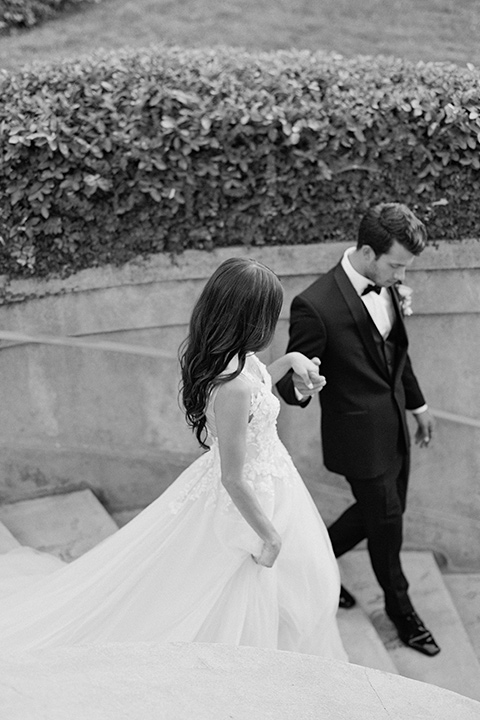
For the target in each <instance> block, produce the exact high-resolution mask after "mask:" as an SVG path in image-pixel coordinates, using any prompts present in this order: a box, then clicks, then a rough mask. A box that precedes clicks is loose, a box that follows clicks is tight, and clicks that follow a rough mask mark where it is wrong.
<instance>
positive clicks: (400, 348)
mask: <svg viewBox="0 0 480 720" xmlns="http://www.w3.org/2000/svg"><path fill="white" fill-rule="evenodd" d="M389 293H390V297H391V299H392V303H393V307H394V309H395V316H396V322H397V328H396V336H397V338H396V340H397V362H396V364H395V376H397V374H398V372H399V371H400V369H403V363H400V362H399V360H400V357H401V355H402V354H405V353H406V351H407V348H408V337H407V330H406V328H405V322H404V320H403V313H402V310H401V307H400V302H399V298H398V293H397V290H396V289H395V287H391V288H389Z"/></svg>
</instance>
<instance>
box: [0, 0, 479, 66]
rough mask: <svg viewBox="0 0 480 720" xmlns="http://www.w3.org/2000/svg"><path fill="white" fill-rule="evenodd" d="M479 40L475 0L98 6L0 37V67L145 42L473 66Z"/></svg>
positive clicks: (213, 0)
mask: <svg viewBox="0 0 480 720" xmlns="http://www.w3.org/2000/svg"><path fill="white" fill-rule="evenodd" d="M479 36H480V0H102V2H101V3H99V4H98V5H86V6H84V7H83V8H82V9H81V10H78V9H77V10H74V11H70V12H69V13H67V14H64V15H63V16H60V17H58V18H57V19H55V20H52V21H49V22H47V23H45V24H44V25H42V26H40V27H37V28H34V29H32V30H29V31H23V32H19V33H16V34H14V35H10V36H3V37H0V68H5V69H8V70H14V69H16V68H18V67H19V66H20V65H22V64H24V63H30V62H32V61H34V60H40V61H49V60H52V59H59V58H64V57H72V56H77V55H82V54H84V53H90V52H92V51H94V50H96V49H98V48H106V49H116V48H120V47H126V46H128V47H137V48H138V47H145V46H148V45H151V44H154V43H161V44H168V45H183V46H189V47H198V46H218V45H230V46H236V47H243V48H246V49H257V50H275V49H280V48H293V47H296V48H308V49H312V50H317V49H322V50H326V51H336V52H339V53H341V54H343V55H345V56H352V55H355V54H362V55H377V54H384V55H395V56H398V57H403V58H406V59H409V60H413V61H417V60H425V61H450V62H454V63H457V64H459V65H465V64H466V63H473V64H474V65H477V66H480V43H479V42H478V37H479Z"/></svg>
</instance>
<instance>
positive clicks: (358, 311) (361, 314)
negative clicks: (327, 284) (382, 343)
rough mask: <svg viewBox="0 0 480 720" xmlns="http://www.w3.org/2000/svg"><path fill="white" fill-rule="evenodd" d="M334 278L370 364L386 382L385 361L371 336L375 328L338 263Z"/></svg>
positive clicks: (387, 377)
mask: <svg viewBox="0 0 480 720" xmlns="http://www.w3.org/2000/svg"><path fill="white" fill-rule="evenodd" d="M334 277H335V280H336V282H337V285H338V287H339V290H340V292H341V293H342V295H343V298H344V300H345V302H346V303H347V305H348V309H349V310H350V313H351V314H352V317H353V319H354V321H355V323H356V325H357V329H358V332H359V334H360V337H361V338H362V341H363V343H364V345H365V347H366V349H367V351H368V354H369V355H370V358H371V360H372V363H373V364H374V366H375V367H376V368H377V369H378V370H379V372H380V373H381V374H382V375H383V376H384V377H385V378H386V379H387V380H388V379H389V374H388V370H387V368H386V365H385V359H384V358H383V357H382V355H381V353H380V352H379V348H378V345H377V343H376V342H375V339H374V336H373V332H374V330H375V326H374V324H373V322H372V319H371V317H370V315H369V314H368V311H367V309H366V307H365V305H364V304H363V302H362V300H361V299H360V298H359V297H358V295H357V293H356V291H355V288H354V287H353V285H352V283H351V282H350V280H349V279H348V277H347V275H346V273H345V271H344V269H343V268H342V266H341V264H340V263H339V264H338V265H337V266H336V268H335V269H334ZM404 331H405V330H404Z"/></svg>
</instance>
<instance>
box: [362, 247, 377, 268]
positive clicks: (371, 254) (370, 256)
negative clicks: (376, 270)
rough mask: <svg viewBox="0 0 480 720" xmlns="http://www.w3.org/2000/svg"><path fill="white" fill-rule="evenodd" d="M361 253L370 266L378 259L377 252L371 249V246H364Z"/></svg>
mask: <svg viewBox="0 0 480 720" xmlns="http://www.w3.org/2000/svg"><path fill="white" fill-rule="evenodd" d="M360 252H361V253H362V259H363V260H364V261H365V262H366V263H367V264H370V263H371V262H372V260H375V258H376V255H375V251H374V249H373V248H372V247H370V245H362V247H361V248H360Z"/></svg>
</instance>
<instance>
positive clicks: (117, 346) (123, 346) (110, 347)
mask: <svg viewBox="0 0 480 720" xmlns="http://www.w3.org/2000/svg"><path fill="white" fill-rule="evenodd" d="M0 340H8V341H10V342H13V343H15V344H17V343H19V344H20V343H21V344H22V345H23V344H30V343H35V344H36V345H64V346H66V347H81V348H88V349H90V350H103V351H107V352H119V353H127V354H130V355H141V356H143V357H154V358H163V359H165V360H172V359H173V358H174V356H173V355H171V354H170V353H167V352H165V350H158V349H157V348H152V347H147V346H146V345H130V344H129V343H117V342H109V341H108V340H100V341H98V340H93V341H91V340H82V339H81V338H76V337H59V336H52V335H24V334H23V333H17V332H10V331H9V330H0Z"/></svg>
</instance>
